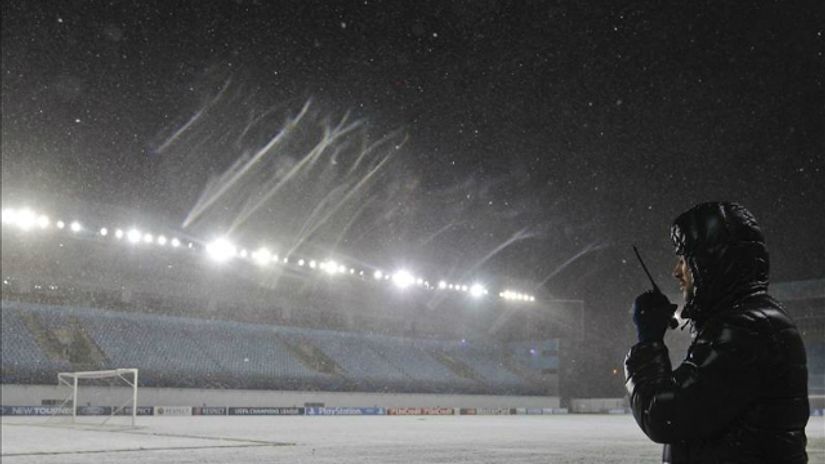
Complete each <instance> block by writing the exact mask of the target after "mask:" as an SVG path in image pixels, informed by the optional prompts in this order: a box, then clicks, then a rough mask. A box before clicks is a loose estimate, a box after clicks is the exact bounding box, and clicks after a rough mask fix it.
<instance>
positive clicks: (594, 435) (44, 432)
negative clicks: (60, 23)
mask: <svg viewBox="0 0 825 464" xmlns="http://www.w3.org/2000/svg"><path fill="white" fill-rule="evenodd" d="M38 421H39V422H40V423H42V419H37V418H24V417H6V418H3V420H2V460H3V463H4V464H24V463H47V464H50V463H87V462H95V463H114V462H117V463H126V464H129V463H140V464H150V463H174V464H179V463H198V464H206V463H229V462H231V463H264V462H267V463H268V462H290V463H344V464H349V463H407V462H420V463H431V462H448V463H485V462H486V463H492V462H501V463H508V464H510V463H527V462H530V463H533V462H550V463H565V464H567V463H639V462H650V463H657V462H660V461H659V459H660V456H661V454H660V447H659V445H656V444H654V443H651V442H650V441H649V440H648V439H647V438H646V437H645V436H644V435H643V434H642V433H641V432H640V431H639V429H638V428H637V427H636V424H635V423H634V422H633V418H632V417H631V416H626V415H566V416H563V415H559V416H441V417H433V416H426V417H417V416H378V417H376V416H373V417H271V416H269V417H232V416H228V417H209V416H203V417H139V418H138V423H139V428H138V429H136V430H119V431H118V430H106V431H101V430H86V429H73V428H63V427H45V426H43V425H34V423H36V422H38ZM807 432H808V436H809V446H808V452H809V454H810V458H811V459H810V462H825V418H822V417H812V418H811V420H810V422H809V425H808V430H807Z"/></svg>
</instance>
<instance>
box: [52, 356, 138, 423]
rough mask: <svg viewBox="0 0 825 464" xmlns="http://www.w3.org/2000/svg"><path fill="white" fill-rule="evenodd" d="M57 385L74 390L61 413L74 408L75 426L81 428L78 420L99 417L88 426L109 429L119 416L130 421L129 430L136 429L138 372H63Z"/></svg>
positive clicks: (64, 401) (59, 375) (72, 417)
mask: <svg viewBox="0 0 825 464" xmlns="http://www.w3.org/2000/svg"><path fill="white" fill-rule="evenodd" d="M57 385H58V387H59V388H62V389H68V390H70V391H69V393H68V394H67V395H66V398H65V399H64V400H63V403H62V404H61V405H60V407H59V408H58V410H60V411H65V410H66V409H69V408H70V409H71V423H72V424H77V423H78V416H84V415H90V416H98V419H97V420H96V421H94V423H91V424H88V423H85V425H97V426H104V425H107V423H109V422H110V420H111V419H112V418H113V417H115V416H120V417H124V416H125V417H126V418H128V420H129V426H131V427H135V417H136V416H137V409H138V408H137V395H138V370H137V369H111V370H106V371H81V372H60V373H59V374H57ZM81 398H82V399H83V400H84V401H88V404H89V405H88V406H81V401H80V399H81ZM65 416H68V414H66V415H65ZM65 416H64V417H65ZM101 416H102V417H103V420H102V422H101V421H100V417H101Z"/></svg>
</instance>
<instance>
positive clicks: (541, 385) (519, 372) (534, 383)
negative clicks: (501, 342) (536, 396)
mask: <svg viewBox="0 0 825 464" xmlns="http://www.w3.org/2000/svg"><path fill="white" fill-rule="evenodd" d="M501 364H502V365H503V366H504V368H506V369H507V370H508V371H510V372H512V373H513V374H515V375H516V376H518V377H519V378H520V379H521V380H522V382H524V383H525V384H527V385H529V386H530V389H531V390H535V392H537V393H544V392H545V390H547V385H546V382H545V381H544V379H542V378H541V375H539V374H538V373H536V372H535V371H533V370H532V369H530V368H529V367H526V366H522V365H521V364H519V363H518V361H516V360H515V359H513V357H512V356H511V355H509V354H505V355H503V356H502V358H501ZM552 394H556V393H555V392H554V393H552Z"/></svg>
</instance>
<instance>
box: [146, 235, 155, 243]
mask: <svg viewBox="0 0 825 464" xmlns="http://www.w3.org/2000/svg"><path fill="white" fill-rule="evenodd" d="M143 241H144V242H146V243H152V242H154V241H155V237H153V236H152V234H144V235H143Z"/></svg>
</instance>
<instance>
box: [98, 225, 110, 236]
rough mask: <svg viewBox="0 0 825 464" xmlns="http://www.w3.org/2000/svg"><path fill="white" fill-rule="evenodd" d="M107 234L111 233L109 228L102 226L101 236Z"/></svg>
mask: <svg viewBox="0 0 825 464" xmlns="http://www.w3.org/2000/svg"><path fill="white" fill-rule="evenodd" d="M107 235H109V229H107V228H105V227H101V228H100V236H101V237H105V236H107Z"/></svg>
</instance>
